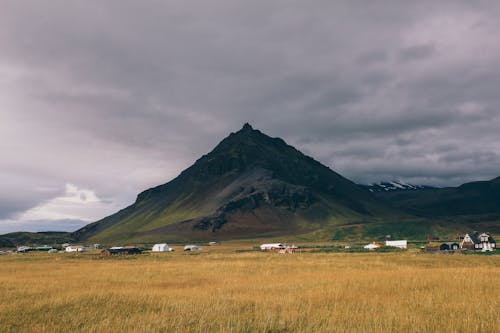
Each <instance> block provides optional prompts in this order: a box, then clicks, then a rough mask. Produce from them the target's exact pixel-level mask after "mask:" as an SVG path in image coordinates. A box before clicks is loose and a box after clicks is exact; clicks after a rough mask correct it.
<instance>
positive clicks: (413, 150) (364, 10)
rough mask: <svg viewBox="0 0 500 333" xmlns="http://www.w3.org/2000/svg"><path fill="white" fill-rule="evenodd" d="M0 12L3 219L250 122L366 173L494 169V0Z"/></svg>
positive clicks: (42, 6)
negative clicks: (73, 186)
mask: <svg viewBox="0 0 500 333" xmlns="http://www.w3.org/2000/svg"><path fill="white" fill-rule="evenodd" d="M0 7H1V10H0V50H1V52H0V117H1V118H0V119H1V121H0V139H1V140H0V147H1V151H2V163H1V165H0V180H1V183H0V220H1V219H2V218H3V219H10V220H11V221H12V220H16V216H19V215H20V214H21V213H23V212H24V211H26V210H28V209H29V208H32V207H34V206H36V205H40V204H42V203H43V202H46V201H49V200H51V199H53V198H55V197H58V196H60V195H61V193H63V192H64V187H65V184H68V183H72V184H76V185H78V186H81V187H84V188H89V189H92V190H94V191H95V192H96V193H97V194H98V196H99V197H100V198H104V199H105V200H107V201H110V202H113V203H114V204H113V207H114V206H115V205H118V206H120V205H121V206H125V205H126V204H128V203H130V202H131V201H133V199H134V197H135V195H136V194H137V192H139V191H141V190H143V189H145V188H147V187H149V186H153V185H157V184H160V183H163V182H166V181H168V180H169V179H171V178H173V177H175V176H176V175H177V174H178V173H179V172H180V171H181V170H182V169H183V168H185V167H187V166H188V165H189V164H191V163H192V162H193V161H194V160H195V159H196V158H198V157H199V156H200V155H202V154H204V153H206V152H207V151H209V150H210V149H211V148H212V147H213V146H214V145H215V144H216V143H217V142H218V141H219V140H220V139H222V138H223V137H224V136H226V135H227V134H228V133H229V132H230V131H235V130H237V129H239V127H240V126H241V125H242V123H244V122H246V121H249V122H251V123H252V124H253V125H254V127H257V128H259V129H261V130H263V131H264V132H266V133H268V134H270V135H273V136H280V137H283V138H284V139H285V140H286V141H287V142H289V143H291V144H293V145H295V146H297V147H298V148H299V149H301V150H303V151H304V152H306V153H308V154H310V155H312V156H313V157H315V158H317V159H319V160H320V161H322V162H323V163H325V164H327V165H329V166H331V167H332V168H333V169H334V170H336V171H338V172H340V173H342V174H344V175H345V176H347V177H349V178H351V179H353V180H356V181H359V182H372V181H379V180H390V179H394V178H401V179H403V180H406V181H412V182H418V183H426V184H434V185H457V184H460V183H462V182H465V181H469V180H476V179H488V178H493V177H495V176H498V175H499V174H500V143H499V142H500V141H499V140H498V139H499V135H498V128H500V111H499V106H500V94H498V86H499V85H500V70H499V69H500V60H499V59H500V43H499V42H498V38H497V32H498V31H500V23H498V20H497V17H498V14H500V13H499V9H500V8H499V5H497V4H493V3H492V2H487V1H479V2H474V4H472V3H470V2H468V1H462V2H460V1H440V2H436V1H415V2H413V3H409V2H407V1H405V2H402V1H390V0H388V1H377V2H376V3H375V2H371V3H369V4H366V2H357V1H313V2H304V1H298V0H297V1H289V0H288V1H278V0H276V1H269V0H267V1H251V2H243V1H232V0H231V1H229V0H226V1H201V0H199V1H189V2H186V1H185V2H181V1H152V0H151V1H107V2H102V1H73V2H67V1H62V0H61V1H55V0H51V1H6V0H1V1H0ZM110 212H111V211H110ZM0 223H1V221H0ZM51 226H52V225H51Z"/></svg>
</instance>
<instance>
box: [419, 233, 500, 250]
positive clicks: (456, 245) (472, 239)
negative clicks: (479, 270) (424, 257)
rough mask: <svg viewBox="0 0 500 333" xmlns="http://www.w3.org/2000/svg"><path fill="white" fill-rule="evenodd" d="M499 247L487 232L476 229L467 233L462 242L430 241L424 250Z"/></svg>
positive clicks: (492, 248)
mask: <svg viewBox="0 0 500 333" xmlns="http://www.w3.org/2000/svg"><path fill="white" fill-rule="evenodd" d="M496 248H497V243H496V241H495V240H494V239H493V237H492V236H491V234H489V233H487V232H478V231H474V232H472V233H467V234H465V236H464V237H462V240H461V241H460V242H443V243H429V244H428V245H427V246H426V247H425V248H424V250H425V251H427V252H436V251H459V250H462V251H476V252H492V251H495V250H496Z"/></svg>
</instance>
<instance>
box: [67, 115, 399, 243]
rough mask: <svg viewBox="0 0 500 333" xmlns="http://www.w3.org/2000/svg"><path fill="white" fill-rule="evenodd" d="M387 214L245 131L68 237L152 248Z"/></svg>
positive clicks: (327, 172) (283, 147)
mask: <svg viewBox="0 0 500 333" xmlns="http://www.w3.org/2000/svg"><path fill="white" fill-rule="evenodd" d="M387 211H388V210H387V208H386V207H385V205H384V204H381V203H380V202H379V201H378V200H377V199H375V198H374V197H373V196H372V195H371V193H369V192H368V191H366V190H365V189H363V188H361V187H359V186H358V185H356V184H354V183H352V182H351V181H349V180H347V179H346V178H344V177H342V176H340V175H339V174H337V173H335V172H334V171H332V170H331V169H329V168H328V167H326V166H324V165H322V164H321V163H319V162H317V161H315V160H314V159H312V158H310V157H308V156H306V155H304V154H302V153H301V152H299V151H298V150H296V149H295V148H293V147H292V146H289V145H287V144H286V143H285V142H284V141H283V140H282V139H279V138H271V137H269V136H267V135H265V134H263V133H261V132H260V131H258V130H254V129H253V128H252V127H251V126H250V125H249V124H245V125H244V126H243V128H242V129H241V130H240V131H238V132H236V133H231V134H230V135H229V136H228V137H227V138H225V139H224V140H222V141H221V142H220V143H219V145H217V147H215V148H214V149H213V150H212V152H210V153H209V154H207V155H204V156H203V157H201V158H200V159H199V160H197V161H196V162H195V163H194V165H192V166H191V167H189V168H188V169H186V170H184V171H183V172H182V173H181V174H180V175H179V176H178V177H177V178H175V179H174V180H172V181H171V182H169V183H166V184H164V185H160V186H157V187H155V188H151V189H149V190H146V191H144V192H142V193H141V194H139V196H138V197H137V200H136V202H135V203H134V204H133V205H132V206H129V207H127V208H125V209H124V210H122V211H120V212H118V213H116V214H114V215H111V216H109V217H107V218H105V219H103V220H101V221H98V222H96V223H93V224H90V225H88V226H86V227H84V228H82V229H80V230H78V231H77V232H76V233H75V236H76V237H77V238H80V239H88V238H92V239H95V240H96V241H97V240H98V241H113V240H144V241H147V240H151V241H154V240H157V239H158V240H160V239H163V240H184V239H208V238H213V237H217V238H219V239H221V238H234V237H240V238H245V237H256V236H266V235H284V234H297V233H304V232H310V231H313V230H316V229H320V228H322V227H323V226H324V225H334V224H335V223H340V221H344V220H345V219H356V218H362V217H375V216H383V215H384V214H385V213H386V212H387ZM389 211H390V210H389Z"/></svg>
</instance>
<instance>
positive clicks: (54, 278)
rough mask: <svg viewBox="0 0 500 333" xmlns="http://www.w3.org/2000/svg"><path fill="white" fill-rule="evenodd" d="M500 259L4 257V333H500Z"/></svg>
mask: <svg viewBox="0 0 500 333" xmlns="http://www.w3.org/2000/svg"><path fill="white" fill-rule="evenodd" d="M499 264H500V256H471V255H469V256H464V255H420V254H411V253H385V254H379V253H359V254H321V253H302V254H294V255H279V254H275V253H255V252H249V253H234V252H233V253H230V252H227V251H219V252H218V251H212V250H211V249H210V252H206V251H205V252H203V253H200V254H197V255H193V254H190V255H189V254H186V253H182V252H176V253H161V254H154V255H147V254H146V255H142V256H137V257H123V258H102V259H98V258H96V257H94V256H90V255H80V256H78V257H77V256H74V255H67V254H55V255H47V254H27V255H10V256H2V257H0V296H1V297H0V332H5V333H6V332H385V333H386V332H438V331H442V332H480V331H481V332H482V331H484V332H499V331H500V319H499V318H500V310H499V309H500V265H499Z"/></svg>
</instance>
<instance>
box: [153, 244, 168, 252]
mask: <svg viewBox="0 0 500 333" xmlns="http://www.w3.org/2000/svg"><path fill="white" fill-rule="evenodd" d="M173 250H174V249H172V248H171V247H169V246H168V244H167V243H161V244H155V245H154V246H153V249H152V250H151V251H152V252H171V251H173Z"/></svg>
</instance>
